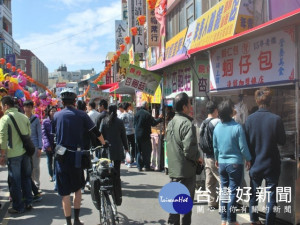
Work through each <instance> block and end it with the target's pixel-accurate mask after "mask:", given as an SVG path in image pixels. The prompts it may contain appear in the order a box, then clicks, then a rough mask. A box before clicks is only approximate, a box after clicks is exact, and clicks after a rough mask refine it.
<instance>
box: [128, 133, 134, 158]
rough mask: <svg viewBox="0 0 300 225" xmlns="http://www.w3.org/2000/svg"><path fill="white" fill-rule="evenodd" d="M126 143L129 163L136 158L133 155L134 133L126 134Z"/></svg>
mask: <svg viewBox="0 0 300 225" xmlns="http://www.w3.org/2000/svg"><path fill="white" fill-rule="evenodd" d="M127 140H128V145H129V149H128V150H129V151H130V155H131V163H133V162H134V159H135V158H136V155H135V137H134V134H130V135H127Z"/></svg>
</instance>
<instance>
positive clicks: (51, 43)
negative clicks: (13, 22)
mask: <svg viewBox="0 0 300 225" xmlns="http://www.w3.org/2000/svg"><path fill="white" fill-rule="evenodd" d="M120 16H121V14H118V15H117V16H115V17H113V18H110V19H108V20H105V21H103V22H102V23H99V24H97V25H95V26H93V27H91V28H88V29H85V30H83V31H80V32H79V33H76V34H72V35H71V36H69V37H65V38H62V39H59V40H56V41H53V42H50V43H48V44H45V45H41V46H39V47H36V48H33V49H32V50H37V49H40V48H43V47H46V46H49V45H53V44H56V43H58V42H61V41H64V40H68V39H71V38H73V37H75V36H78V35H80V34H82V33H85V32H87V31H89V30H92V29H95V28H96V27H99V26H100V25H103V24H105V23H107V22H109V21H111V20H114V19H116V18H119V17H120Z"/></svg>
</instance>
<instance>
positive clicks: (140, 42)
mask: <svg viewBox="0 0 300 225" xmlns="http://www.w3.org/2000/svg"><path fill="white" fill-rule="evenodd" d="M144 8H145V1H144V0H128V20H129V21H128V24H129V26H128V28H129V33H130V35H131V32H130V29H131V27H137V29H138V32H137V35H136V36H134V37H132V40H133V43H134V50H135V52H136V53H144V52H145V35H144V26H140V25H139V23H138V20H137V17H138V16H140V15H145V12H144Z"/></svg>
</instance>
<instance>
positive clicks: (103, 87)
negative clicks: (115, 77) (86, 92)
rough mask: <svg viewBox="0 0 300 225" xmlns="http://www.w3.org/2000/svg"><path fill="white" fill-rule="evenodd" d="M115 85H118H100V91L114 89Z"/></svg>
mask: <svg viewBox="0 0 300 225" xmlns="http://www.w3.org/2000/svg"><path fill="white" fill-rule="evenodd" d="M115 85H118V82H116V83H111V84H102V85H100V89H101V90H106V89H109V88H112V87H114V86H115Z"/></svg>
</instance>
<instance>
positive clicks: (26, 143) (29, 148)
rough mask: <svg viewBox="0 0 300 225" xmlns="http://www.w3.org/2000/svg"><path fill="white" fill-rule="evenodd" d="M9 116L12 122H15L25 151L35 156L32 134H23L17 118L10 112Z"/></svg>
mask: <svg viewBox="0 0 300 225" xmlns="http://www.w3.org/2000/svg"><path fill="white" fill-rule="evenodd" d="M8 116H9V118H10V119H11V121H12V123H13V124H14V126H15V128H16V130H17V132H18V134H19V136H20V138H21V140H22V142H23V147H24V148H25V151H26V154H27V155H28V156H30V157H31V156H33V154H34V153H35V146H34V144H33V142H32V140H31V137H30V135H28V134H26V135H23V134H21V131H20V129H19V127H18V125H17V123H16V120H15V118H14V117H13V116H12V115H11V114H8Z"/></svg>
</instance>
